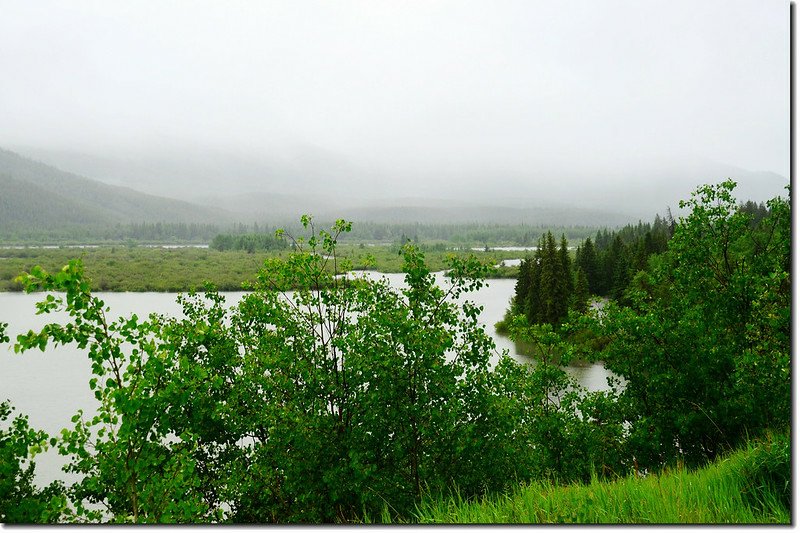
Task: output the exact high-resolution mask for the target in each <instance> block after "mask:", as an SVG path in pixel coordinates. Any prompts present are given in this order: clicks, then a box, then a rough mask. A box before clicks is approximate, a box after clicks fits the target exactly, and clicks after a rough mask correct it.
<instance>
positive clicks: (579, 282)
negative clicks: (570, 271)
mask: <svg viewBox="0 0 800 533" xmlns="http://www.w3.org/2000/svg"><path fill="white" fill-rule="evenodd" d="M572 300H573V303H572V308H573V309H574V310H575V311H577V312H579V313H585V312H586V311H588V310H589V281H588V280H587V279H586V274H584V272H583V269H582V268H581V267H577V269H576V271H575V293H574V295H573V299H572Z"/></svg>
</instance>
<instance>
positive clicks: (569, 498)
mask: <svg viewBox="0 0 800 533" xmlns="http://www.w3.org/2000/svg"><path fill="white" fill-rule="evenodd" d="M790 484H791V444H790V439H789V436H788V432H787V434H786V435H783V436H779V437H777V438H770V439H768V440H766V441H763V442H761V443H759V444H751V445H749V446H748V447H747V448H746V449H743V450H740V451H738V452H736V453H732V454H730V455H728V456H727V457H724V458H722V459H719V460H717V461H716V462H714V463H713V464H711V465H709V466H707V467H704V468H701V469H698V470H696V471H693V472H690V471H687V470H686V469H684V468H681V467H677V468H672V469H668V470H665V471H664V472H661V473H660V474H658V475H648V476H644V477H640V476H631V477H627V478H623V479H619V480H616V481H611V482H603V481H598V480H597V479H594V480H593V481H592V482H591V483H589V484H588V485H568V486H559V485H556V484H554V483H551V482H537V483H533V484H530V485H526V486H524V487H522V488H520V489H518V490H516V491H515V492H512V493H506V494H502V495H495V496H489V497H485V498H483V499H482V500H481V501H477V502H465V501H463V500H462V499H461V498H460V497H459V496H458V495H455V496H451V497H449V498H442V499H431V500H428V501H425V502H423V504H422V505H421V506H420V508H419V511H418V516H417V520H416V521H418V522H419V523H425V524H428V523H456V524H472V523H495V524H497V523H503V524H505V523H525V524H531V523H539V524H548V523H581V524H789V523H790V521H791V511H790V506H791V503H790V502H791V486H790Z"/></svg>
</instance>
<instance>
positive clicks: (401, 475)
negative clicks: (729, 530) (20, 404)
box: [0, 182, 791, 523]
mask: <svg viewBox="0 0 800 533" xmlns="http://www.w3.org/2000/svg"><path fill="white" fill-rule="evenodd" d="M732 189H733V184H732V183H731V182H725V183H723V184H721V185H718V186H705V187H701V188H699V189H698V191H697V192H696V193H695V195H693V197H692V199H691V200H690V202H689V203H687V207H689V208H690V209H691V213H690V214H689V215H688V216H687V217H685V218H683V219H681V220H680V221H678V222H677V223H675V226H674V235H673V236H672V238H671V239H669V241H668V243H667V244H666V250H665V251H664V252H663V253H661V254H658V253H656V251H657V250H659V249H660V248H659V246H654V247H653V250H654V252H653V253H652V254H650V255H649V256H648V257H646V261H645V264H644V265H641V268H640V269H639V270H636V271H635V272H634V271H631V273H632V276H631V282H630V283H629V284H628V285H627V286H626V288H625V289H624V290H623V291H622V296H621V297H620V298H618V301H617V302H613V301H612V302H611V303H609V304H608V305H607V306H605V307H604V308H603V309H602V310H595V311H589V312H588V313H587V314H585V315H582V316H581V315H579V314H576V313H574V311H573V313H572V314H571V315H570V314H569V313H568V320H567V325H566V326H564V325H563V324H562V322H563V320H562V319H561V318H554V317H556V316H557V313H558V314H559V315H558V316H563V313H564V310H563V306H564V301H563V300H564V298H565V297H564V296H563V295H564V294H567V295H569V294H570V293H571V294H579V293H583V294H586V293H588V291H589V290H590V289H589V288H590V286H591V284H590V280H591V278H589V275H588V271H584V270H583V268H582V267H581V268H579V269H575V268H574V267H573V266H572V265H573V264H574V263H577V260H576V261H574V262H573V261H571V259H570V257H569V254H568V253H567V246H566V241H565V239H562V242H561V246H560V248H557V247H556V244H555V239H554V238H553V237H552V235H548V236H546V237H545V238H544V239H543V240H542V241H541V246H540V247H539V250H538V251H537V255H538V256H539V261H538V262H537V265H538V266H537V270H538V272H539V273H538V276H539V277H538V280H539V281H538V282H539V284H540V285H539V286H540V290H539V291H538V292H536V293H535V294H536V297H538V298H540V299H541V300H540V302H542V301H543V302H544V303H543V304H541V303H540V305H539V307H538V308H537V309H539V311H538V312H539V313H540V315H537V316H541V318H542V320H539V322H541V323H539V324H537V323H534V322H535V321H531V320H529V319H528V318H526V317H525V316H524V315H523V314H520V315H519V316H517V317H515V318H514V319H513V320H512V323H511V325H510V329H511V330H512V332H513V333H514V335H515V336H516V337H517V338H519V339H520V340H524V341H527V342H528V343H530V344H531V345H532V346H533V347H534V349H535V350H536V351H537V353H538V355H537V356H536V359H537V363H536V364H534V365H520V364H517V363H515V362H514V361H512V360H511V359H509V358H507V357H500V359H499V362H498V363H497V364H496V366H494V367H492V365H491V364H490V360H492V358H493V357H494V356H495V355H496V354H495V348H494V345H493V343H492V341H491V339H490V337H488V335H487V334H486V332H485V331H484V330H483V328H482V327H481V326H480V324H479V322H478V314H479V313H480V309H479V308H477V307H476V306H475V305H474V304H471V303H470V302H469V301H468V300H466V299H464V298H463V296H465V295H467V294H468V293H469V292H470V291H473V290H475V289H477V288H479V287H481V285H482V283H483V282H482V278H483V276H485V275H486V274H487V272H488V271H489V270H490V269H491V267H490V266H489V265H487V264H485V263H482V262H480V261H478V260H477V259H475V258H474V257H456V256H453V257H450V258H449V259H448V268H449V269H450V273H451V275H450V276H448V277H447V278H446V282H445V286H439V285H437V283H436V281H435V278H434V276H433V275H432V274H431V272H430V269H429V268H428V266H427V265H426V263H425V260H424V256H423V254H422V252H421V251H420V250H419V248H417V247H415V246H412V245H405V246H404V247H403V248H402V258H403V269H404V271H405V273H406V277H405V282H406V285H405V287H404V288H403V289H399V290H398V289H393V288H391V287H390V286H389V285H388V283H387V282H386V281H371V280H369V279H360V280H358V281H357V282H353V280H352V274H351V275H349V276H347V277H345V276H340V275H339V274H340V273H342V272H345V271H349V270H351V269H352V267H353V266H354V265H353V263H352V262H351V261H350V260H349V259H347V258H345V257H342V256H341V255H339V253H338V251H337V250H338V241H339V240H340V238H341V237H342V235H344V234H345V233H347V232H348V231H349V230H350V229H351V226H350V224H349V223H346V222H344V221H337V222H336V223H335V224H334V226H333V228H332V230H331V231H324V230H322V231H317V230H316V229H315V228H314V224H313V223H312V221H311V219H310V217H303V219H302V223H303V226H304V228H306V229H307V231H308V232H309V233H308V234H307V235H306V236H305V238H297V239H296V240H295V239H291V238H290V240H292V244H293V247H292V251H291V252H287V253H285V255H282V256H278V255H274V256H271V257H269V258H268V259H267V260H266V261H265V263H264V267H263V268H262V269H261V271H260V272H259V274H258V276H257V277H256V279H255V280H254V282H253V285H252V287H251V288H252V292H250V293H249V294H248V295H246V296H245V297H244V298H243V299H242V300H241V301H240V303H239V304H238V305H236V306H234V307H229V306H227V305H226V304H225V302H224V298H223V297H222V296H221V295H220V294H219V293H217V292H215V291H214V290H213V289H212V288H211V287H207V290H206V291H205V292H204V293H203V294H195V293H190V294H189V295H186V296H183V297H181V299H180V301H181V303H182V305H183V313H184V316H183V317H182V318H173V317H164V316H159V315H151V316H150V317H147V318H140V317H137V316H135V315H134V316H130V317H123V318H119V319H117V320H115V321H110V320H109V319H108V318H107V317H108V313H109V309H108V308H107V307H106V306H105V304H104V303H103V302H102V300H100V299H99V298H98V297H97V296H95V295H93V294H92V293H91V290H90V283H89V282H88V281H87V279H86V277H85V276H84V272H83V266H82V264H81V263H80V262H79V261H70V262H69V263H68V264H67V265H66V266H65V267H63V268H62V269H61V270H60V271H57V272H55V273H48V272H46V271H45V270H43V269H41V268H39V267H34V268H31V269H30V271H29V273H27V274H24V275H22V276H20V281H21V283H22V284H23V285H24V288H25V289H26V290H27V291H38V290H43V291H47V294H46V295H45V296H44V297H43V299H42V301H41V302H40V303H39V304H37V308H38V312H40V313H53V312H56V311H66V313H67V314H68V315H69V317H70V318H69V320H68V321H67V322H66V323H61V322H53V323H51V324H48V325H46V326H44V327H43V328H42V329H41V330H40V331H31V332H29V333H27V334H23V335H20V336H19V337H18V338H17V340H16V344H15V350H17V351H25V350H30V349H34V348H41V349H44V348H45V347H46V346H47V345H48V344H49V343H57V344H58V343H61V344H66V343H73V344H76V345H77V346H79V347H80V348H83V349H85V350H86V352H87V355H88V357H89V358H90V360H91V363H92V372H93V374H94V375H93V377H92V379H91V381H90V383H89V386H90V388H91V389H92V390H93V391H94V392H95V397H96V398H97V400H98V408H97V410H96V412H92V413H82V412H79V413H77V414H76V416H75V417H73V419H72V424H73V426H72V427H71V428H67V429H64V430H63V431H62V433H61V435H59V436H56V437H53V438H52V439H50V438H49V436H47V435H44V434H42V433H41V432H36V431H34V430H32V429H30V428H28V427H27V423H26V422H25V421H24V419H23V418H19V417H18V418H17V419H15V420H14V421H12V422H11V423H10V425H9V424H8V423H7V422H6V420H7V418H8V414H7V413H6V412H5V411H6V410H7V409H6V408H5V407H4V409H5V410H4V411H3V413H5V414H3V415H2V417H3V420H0V422H2V423H3V425H2V427H3V428H6V427H7V428H8V429H0V436H2V439H3V440H2V441H0V442H2V444H3V447H2V448H0V453H3V454H4V456H3V457H4V459H6V460H7V462H8V466H7V467H6V468H7V469H8V471H9V472H11V474H12V476H13V480H14V481H13V482H12V484H11V485H8V486H6V485H3V486H2V487H0V490H2V491H3V492H2V493H0V514H2V516H4V517H6V519H7V520H9V521H21V522H27V521H49V520H60V521H75V522H80V521H112V522H139V523H150V522H179V523H183V522H190V523H195V522H234V523H253V522H314V523H317V522H340V521H357V520H365V519H366V520H375V519H377V518H391V519H406V520H407V519H411V518H412V517H413V516H414V512H415V509H416V506H417V505H418V504H419V503H420V502H421V501H422V500H423V497H425V496H426V495H437V494H438V495H444V494H448V493H452V492H454V491H457V492H458V494H460V495H462V496H463V497H464V498H467V499H469V498H477V497H480V496H481V495H483V494H487V493H497V492H500V491H505V490H509V488H510V487H512V486H513V485H515V484H518V483H519V482H527V481H530V480H541V479H550V480H553V481H557V482H561V483H563V482H573V481H575V482H583V483H588V482H590V481H591V480H592V478H593V476H597V477H601V478H615V477H617V476H621V475H625V474H628V473H634V474H637V475H641V474H644V473H648V472H652V471H656V470H659V469H662V468H664V467H665V466H668V465H674V464H676V463H683V464H686V465H688V466H694V465H699V464H702V463H704V462H706V461H708V460H710V459H713V458H715V457H717V456H719V455H720V453H722V452H723V451H726V450H729V449H733V448H736V447H738V446H740V445H741V444H742V443H743V442H744V441H745V440H746V439H747V438H748V437H751V436H757V435H760V434H763V433H765V432H767V431H769V430H771V429H772V430H777V431H785V428H786V426H787V424H788V420H789V414H790V407H791V402H790V400H791V397H790V386H789V383H790V382H789V379H790V372H789V354H790V331H789V326H790V302H791V291H790V279H789V258H790V242H791V241H790V225H789V219H790V212H789V204H788V201H787V200H785V199H775V200H773V201H771V202H770V203H769V204H768V206H767V208H768V209H767V213H766V214H765V215H764V216H763V217H761V218H760V219H759V220H756V219H755V218H754V217H753V216H752V214H751V213H750V212H749V211H747V210H746V209H740V208H738V207H737V206H736V204H735V202H734V200H733V198H732V196H731V191H732ZM670 231H671V230H670ZM648 234H649V235H650V237H649V239H650V242H653V241H654V238H653V237H654V235H653V232H652V228H651V229H650V230H649V231H644V233H643V234H641V235H639V236H636V238H634V239H628V240H627V243H628V244H626V238H623V236H622V235H616V236H615V237H614V238H613V239H612V240H611V241H610V242H611V244H610V246H609V248H608V249H613V248H614V247H615V245H614V242H618V243H621V244H622V246H625V247H630V248H627V249H628V250H636V249H637V247H639V244H638V243H640V242H641V243H644V244H642V246H643V247H644V248H643V249H644V250H647V249H648V248H647V245H646V242H647V240H648ZM617 247H618V248H619V245H618V246H617ZM598 248H600V247H598ZM587 249H588V245H586V244H584V245H583V246H582V250H581V254H580V257H585V254H586V253H587V252H586V250H587ZM620 249H623V248H620ZM601 250H602V248H601ZM218 255H224V254H218ZM633 256H634V257H635V254H634V255H633ZM530 264H531V263H529V266H530ZM632 268H633V267H630V269H632ZM630 269H629V270H630ZM567 273H569V274H570V275H569V276H568V275H567ZM558 276H561V277H562V280H567V279H569V280H572V281H574V285H571V286H567V281H562V283H563V285H559V283H556V282H552V281H550V280H555V279H556V278H557V277H558ZM572 276H575V277H572ZM542 284H547V285H548V286H552V287H555V288H557V289H559V290H562V291H566V292H563V293H556V292H547V291H545V290H542V289H541V286H542ZM529 290H530V289H529ZM566 298H567V299H569V297H568V296H566ZM557 300H558V301H557ZM572 301H573V302H575V301H577V298H572ZM559 306H561V307H559ZM574 307H575V308H579V306H578V305H574ZM584 309H585V304H584ZM564 333H566V334H568V335H564ZM0 337H3V335H2V332H0ZM8 340H9V339H6V338H0V341H8ZM575 357H583V358H586V359H590V360H595V359H601V360H603V361H605V365H606V367H607V368H609V369H610V370H612V371H613V372H614V373H615V374H616V375H617V376H619V377H620V378H621V381H620V382H618V383H617V384H616V386H615V387H612V389H611V390H610V391H608V392H595V393H587V392H586V391H584V390H582V389H581V388H580V387H578V386H577V384H576V383H575V382H574V381H572V380H571V379H569V378H568V376H567V374H566V373H565V372H564V370H563V369H562V365H564V364H566V363H568V362H569V361H571V360H572V359H573V358H575ZM45 443H50V444H51V445H53V446H56V447H57V448H58V449H59V451H60V453H62V454H63V455H65V456H66V457H67V459H68V464H67V467H66V468H67V470H68V471H69V472H73V473H75V474H78V475H79V481H77V482H75V483H73V484H71V485H69V486H66V487H62V486H58V485H54V486H51V487H48V488H47V489H42V490H41V491H40V489H36V488H35V487H33V486H32V485H31V476H32V470H31V469H30V466H27V465H26V463H25V461H27V460H29V458H30V456H31V455H32V454H33V453H34V452H35V451H36V450H37V447H41V446H42V445H43V444H45ZM771 457H772V456H771V455H769V456H767V458H766V459H765V461H766V460H770V461H771V460H772V459H770V458H771ZM787 464H788V463H786V462H785V461H784V462H781V461H778V462H775V463H773V464H771V465H768V468H757V469H754V470H753V472H751V473H750V474H748V475H750V476H751V477H753V479H756V481H755V482H758V483H762V482H763V483H764V484H769V485H770V486H771V487H773V488H774V487H777V488H778V489H780V487H781V484H783V489H786V484H785V482H786V481H787V480H788V479H789V478H788V475H787V474H786V468H787ZM755 482H754V483H755ZM770 490H772V489H770ZM783 494H788V492H786V491H784V493H783ZM20 501H25V502H28V503H26V504H25V507H24V508H25V509H27V510H28V511H26V512H27V514H24V515H19V516H17V515H12V514H10V512H11V511H10V509H12V505H16V503H13V502H20ZM787 501H788V500H787ZM9 502H11V503H9ZM14 508H16V507H14Z"/></svg>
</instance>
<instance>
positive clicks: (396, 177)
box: [20, 147, 788, 226]
mask: <svg viewBox="0 0 800 533" xmlns="http://www.w3.org/2000/svg"><path fill="white" fill-rule="evenodd" d="M20 151H21V152H22V153H24V154H26V155H29V156H31V157H35V158H37V159H39V160H42V161H46V162H47V163H49V164H52V165H53V166H56V167H59V168H62V169H65V170H69V171H70V172H73V173H75V174H80V175H82V176H87V177H89V178H92V179H95V180H98V181H102V182H105V183H108V184H115V185H118V186H125V187H130V188H134V189H137V190H141V191H145V192H147V193H150V194H153V195H158V196H165V197H170V198H175V199H181V200H183V201H187V202H191V203H194V204H198V205H203V206H209V207H213V208H216V209H219V210H222V211H225V212H227V215H226V216H227V218H228V219H230V218H233V219H237V220H246V221H249V220H259V221H262V220H266V221H270V222H281V221H284V220H293V219H295V218H296V217H297V216H298V214H300V213H314V214H315V215H317V216H322V217H327V218H335V217H347V218H351V219H354V220H370V221H380V222H408V221H413V220H418V221H420V222H475V221H479V222H496V223H515V222H521V223H522V222H524V223H531V224H548V223H550V224H587V225H608V226H616V225H620V224H626V223H628V222H631V221H634V222H635V221H636V220H638V219H643V220H650V219H651V218H652V217H653V216H654V215H655V214H656V213H661V214H663V213H665V212H666V210H667V208H670V209H671V210H672V212H673V213H674V214H676V215H677V214H679V213H680V210H679V209H678V202H679V201H680V200H682V199H687V198H688V197H689V195H690V193H691V192H692V191H693V190H694V189H695V188H696V187H697V186H698V185H700V184H703V183H717V182H719V181H721V180H723V179H727V178H732V179H734V180H735V181H737V183H738V186H737V189H736V195H737V198H739V199H740V200H755V201H765V200H768V199H769V198H772V197H774V196H777V195H785V194H786V191H785V186H786V185H787V184H788V179H786V178H785V177H783V176H780V175H778V174H776V173H773V172H763V171H762V172H759V171H752V170H747V169H742V168H737V167H734V166H732V165H726V164H722V163H717V162H714V161H711V160H709V159H705V158H700V157H697V156H690V155H683V156H674V157H663V156H662V157H639V158H635V157H630V158H628V159H627V160H623V159H622V158H620V160H618V161H617V162H616V163H615V165H614V166H611V165H605V166H603V165H598V167H597V168H596V169H587V168H585V165H584V166H583V167H581V165H575V166H574V167H575V168H576V169H577V170H575V169H570V168H569V167H568V166H567V165H566V164H565V165H564V166H562V167H558V166H555V165H553V164H550V165H543V168H537V167H533V168H531V169H529V170H527V171H522V170H519V169H509V168H505V169H503V168H500V169H492V168H485V169H480V168H470V166H469V165H466V164H463V165H457V164H452V165H450V166H449V168H441V169H440V172H439V173H436V172H435V170H436V169H431V171H430V172H431V176H430V177H429V178H428V179H424V176H423V178H420V176H419V174H415V173H414V172H411V171H409V172H408V174H407V175H402V174H401V173H400V172H398V171H396V170H395V171H393V170H392V169H391V168H383V169H376V168H372V169H371V170H369V169H367V168H366V167H365V166H363V165H359V164H357V163H355V162H353V161H351V160H350V159H348V158H347V157H345V156H343V155H340V154H336V153H335V152H333V151H330V150H324V149H322V148H319V147H294V149H293V151H288V152H286V153H277V155H273V154H272V153H268V154H247V155H244V154H242V153H238V154H237V153H233V152H226V151H223V150H218V149H215V148H213V147H210V148H206V149H200V148H198V147H192V148H183V149H174V151H173V152H171V153H167V152H151V153H144V154H139V155H137V157H122V156H118V155H117V156H114V155H102V154H101V155H86V154H81V153H78V152H69V151H64V150H61V151H58V150H48V149H43V148H38V149H36V148H22V149H20ZM620 165H621V166H620ZM420 193H426V195H423V194H420ZM219 216H221V213H217V218H219Z"/></svg>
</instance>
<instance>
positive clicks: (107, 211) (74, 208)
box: [0, 149, 228, 231]
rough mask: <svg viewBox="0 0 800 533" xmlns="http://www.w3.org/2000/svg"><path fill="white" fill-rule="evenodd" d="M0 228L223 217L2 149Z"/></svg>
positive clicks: (196, 220)
mask: <svg viewBox="0 0 800 533" xmlns="http://www.w3.org/2000/svg"><path fill="white" fill-rule="evenodd" d="M0 186H2V190H3V197H2V200H1V201H0V231H1V230H4V229H5V230H11V229H13V228H17V227H20V226H26V225H27V226H33V227H36V228H52V229H57V228H58V226H59V225H66V226H92V225H95V226H96V225H106V224H110V223H130V222H145V221H147V222H187V223H188V222H198V223H201V222H202V223H207V222H214V221H220V220H225V219H227V218H228V216H227V215H226V214H225V213H224V212H223V211H221V210H215V209H212V208H209V207H200V206H196V205H193V204H190V203H188V202H182V201H179V200H171V199H167V198H161V197H158V196H152V195H149V194H144V193H140V192H137V191H134V190H133V189H128V188H126V187H117V186H113V185H107V184H104V183H100V182H98V181H94V180H90V179H87V178H84V177H81V176H77V175H75V174H70V173H69V172H63V171H61V170H59V169H57V168H54V167H51V166H48V165H45V164H43V163H39V162H37V161H33V160H31V159H27V158H25V157H22V156H20V155H18V154H15V153H14V152H10V151H8V150H2V149H0Z"/></svg>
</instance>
